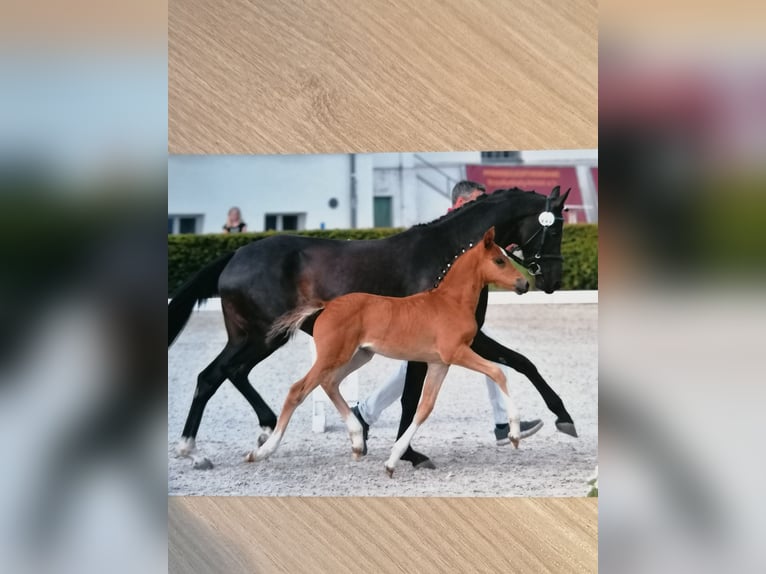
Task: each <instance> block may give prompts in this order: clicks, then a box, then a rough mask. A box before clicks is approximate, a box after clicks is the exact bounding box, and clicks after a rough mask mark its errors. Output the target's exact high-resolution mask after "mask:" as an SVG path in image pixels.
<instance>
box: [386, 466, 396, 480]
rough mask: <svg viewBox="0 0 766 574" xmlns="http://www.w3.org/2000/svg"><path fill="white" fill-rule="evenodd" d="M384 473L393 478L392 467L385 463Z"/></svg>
mask: <svg viewBox="0 0 766 574" xmlns="http://www.w3.org/2000/svg"><path fill="white" fill-rule="evenodd" d="M386 474H388V478H394V467H393V466H388V465H386Z"/></svg>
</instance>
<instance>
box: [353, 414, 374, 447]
mask: <svg viewBox="0 0 766 574" xmlns="http://www.w3.org/2000/svg"><path fill="white" fill-rule="evenodd" d="M351 412H352V413H354V416H355V417H356V420H358V421H359V423H360V424H361V425H362V440H363V441H364V447H363V448H362V454H363V455H364V454H367V433H368V432H369V430H370V425H368V424H367V422H366V421H365V420H364V419H363V418H362V415H361V413H360V412H359V405H354V406H353V407H352V408H351Z"/></svg>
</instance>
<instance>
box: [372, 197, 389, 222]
mask: <svg viewBox="0 0 766 574" xmlns="http://www.w3.org/2000/svg"><path fill="white" fill-rule="evenodd" d="M373 220H374V221H373V225H374V226H375V227H391V225H392V222H391V198H390V197H386V196H378V197H376V198H374V204H373Z"/></svg>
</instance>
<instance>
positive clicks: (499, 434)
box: [495, 419, 543, 446]
mask: <svg viewBox="0 0 766 574" xmlns="http://www.w3.org/2000/svg"><path fill="white" fill-rule="evenodd" d="M519 426H520V427H521V435H520V438H527V437H530V436H532V435H533V434H535V433H536V432H537V431H539V430H540V429H541V428H543V421H541V420H540V419H534V420H531V421H521V424H520V425H519ZM510 432H511V425H510V424H504V425H495V440H496V441H497V446H504V445H506V444H511V439H510V438H508V435H509V433H510Z"/></svg>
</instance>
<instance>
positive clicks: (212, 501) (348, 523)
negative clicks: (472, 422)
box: [168, 497, 598, 574]
mask: <svg viewBox="0 0 766 574" xmlns="http://www.w3.org/2000/svg"><path fill="white" fill-rule="evenodd" d="M168 514H169V521H168V570H169V572H171V573H172V574H193V573H205V574H213V573H217V572H221V573H224V572H226V573H239V572H243V573H244V572H248V573H251V572H263V573H270V572H286V573H290V574H297V573H301V572H306V573H312V574H316V573H324V572H328V573H329V572H332V573H345V572H348V573H354V574H357V573H358V572H376V573H378V572H466V573H467V572H562V573H564V572H565V573H568V574H572V573H577V572H596V571H597V568H598V565H597V554H598V536H597V530H598V527H597V522H598V518H597V515H598V501H597V499H592V498H551V499H540V498H537V499H523V498H237V497H187V498H178V497H171V498H170V499H169V501H168Z"/></svg>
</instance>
